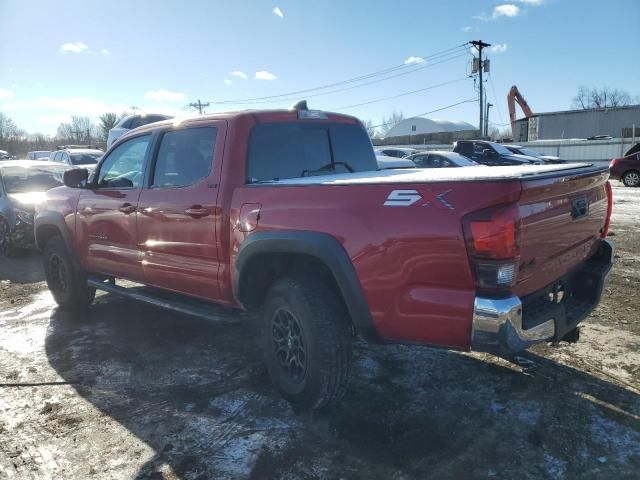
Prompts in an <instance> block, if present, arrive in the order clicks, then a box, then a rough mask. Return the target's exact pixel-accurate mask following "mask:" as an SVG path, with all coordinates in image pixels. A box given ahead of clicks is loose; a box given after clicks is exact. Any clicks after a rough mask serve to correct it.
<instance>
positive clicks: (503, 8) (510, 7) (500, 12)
mask: <svg viewBox="0 0 640 480" xmlns="http://www.w3.org/2000/svg"><path fill="white" fill-rule="evenodd" d="M519 14H520V7H518V6H517V5H514V4H513V3H504V4H502V5H498V6H497V7H495V8H494V9H493V13H492V14H491V16H488V15H487V14H486V13H481V14H480V15H475V16H473V17H471V18H473V19H475V20H482V21H483V22H488V21H489V20H496V19H498V18H500V17H510V18H513V17H517V16H518V15H519Z"/></svg>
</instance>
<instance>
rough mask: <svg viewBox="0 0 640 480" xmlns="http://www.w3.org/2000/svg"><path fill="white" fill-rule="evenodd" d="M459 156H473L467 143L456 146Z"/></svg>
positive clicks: (470, 146) (470, 145)
mask: <svg viewBox="0 0 640 480" xmlns="http://www.w3.org/2000/svg"><path fill="white" fill-rule="evenodd" d="M456 151H458V152H459V153H460V154H461V155H465V156H467V157H468V156H470V155H473V145H472V144H471V143H468V142H464V143H460V144H458V148H457V149H456Z"/></svg>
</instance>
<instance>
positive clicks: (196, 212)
mask: <svg viewBox="0 0 640 480" xmlns="http://www.w3.org/2000/svg"><path fill="white" fill-rule="evenodd" d="M184 213H186V214H187V215H189V216H190V217H194V218H200V217H206V216H207V215H209V209H208V208H204V207H203V206H201V205H194V206H193V207H191V208H187V209H186V210H185V211H184Z"/></svg>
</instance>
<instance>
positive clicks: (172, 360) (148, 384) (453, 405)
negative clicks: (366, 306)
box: [0, 185, 640, 480]
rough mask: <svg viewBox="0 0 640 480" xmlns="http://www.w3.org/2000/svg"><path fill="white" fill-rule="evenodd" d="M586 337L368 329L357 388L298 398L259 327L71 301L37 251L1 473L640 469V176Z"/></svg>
mask: <svg viewBox="0 0 640 480" xmlns="http://www.w3.org/2000/svg"><path fill="white" fill-rule="evenodd" d="M614 197H615V207H614V218H613V227H612V231H613V235H614V236H613V237H612V238H613V240H615V242H616V244H617V255H618V259H617V262H618V263H617V265H616V266H615V270H614V273H613V276H612V279H611V283H610V285H609V289H608V291H607V294H606V297H605V298H604V300H603V302H602V304H601V306H600V307H599V308H598V309H597V310H596V311H595V312H594V313H593V315H591V317H590V318H589V319H588V321H587V322H586V324H585V325H584V327H583V329H582V337H581V341H580V342H579V343H578V344H571V345H570V344H561V345H559V346H556V347H554V346H550V345H542V346H539V347H536V348H534V349H533V351H531V352H528V353H526V354H524V355H523V356H522V357H523V358H524V360H522V362H521V365H524V366H526V367H527V368H524V369H523V368H522V367H521V366H516V365H514V364H510V363H507V362H505V361H503V360H499V359H496V358H493V357H491V356H488V355H483V354H466V353H457V352H450V351H445V350H433V349H428V348H420V347H410V346H387V347H372V346H368V345H365V344H358V345H357V348H356V361H355V369H354V372H353V384H352V388H351V389H350V391H349V393H348V396H347V398H346V399H345V401H344V402H343V404H342V405H341V406H340V407H339V408H336V409H334V410H331V411H328V412H324V413H321V414H314V415H302V414H296V413H295V412H294V411H292V409H291V408H290V407H289V405H288V404H287V403H286V402H284V401H282V400H280V399H279V398H278V396H277V395H276V394H275V392H274V391H273V389H272V387H271V386H270V383H269V380H268V378H267V375H266V372H265V369H264V368H263V367H262V364H261V362H260V358H259V354H258V349H257V347H256V343H255V340H254V338H253V335H252V330H251V329H250V328H248V327H247V326H244V325H242V324H240V325H215V324H209V323H205V322H203V321H200V320H195V319H193V318H187V317H179V316H176V315H172V314H168V313H166V312H163V311H160V310H156V309H153V308H150V307H146V306H142V305H138V304H135V303H131V302H128V301H126V300H122V299H119V298H116V297H112V296H110V295H101V296H100V297H99V298H98V300H97V301H96V303H95V305H94V306H93V307H92V308H91V309H90V311H89V313H88V314H85V315H82V316H74V315H70V314H68V313H65V312H61V311H59V310H57V309H56V308H55V306H54V303H53V301H52V299H51V297H50V295H49V293H48V292H47V289H46V287H45V284H44V283H43V281H42V272H41V269H40V264H39V258H38V256H37V255H32V256H29V257H26V258H21V259H17V260H12V261H6V260H3V261H2V264H1V265H0V279H1V280H0V383H1V384H2V385H1V386H0V479H5V478H8V479H13V478H19V479H23V478H29V479H31V478H33V479H134V478H136V479H200V480H202V479H271V478H283V479H325V478H326V479H359V478H362V479H396V480H400V479H422V478H437V479H446V478H455V479H461V478H503V479H513V478H518V479H529V478H531V479H534V478H535V479H538V478H553V479H562V478H581V479H582V478H587V479H588V478H611V479H623V478H638V471H640V323H639V321H638V320H639V316H640V314H639V313H638V312H640V292H639V286H640V235H639V233H638V231H639V230H638V229H639V227H640V189H629V188H623V187H621V186H618V185H616V186H615V188H614Z"/></svg>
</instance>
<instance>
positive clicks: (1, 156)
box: [0, 150, 9, 160]
mask: <svg viewBox="0 0 640 480" xmlns="http://www.w3.org/2000/svg"><path fill="white" fill-rule="evenodd" d="M8 159H9V152H7V151H6V150H0V160H8Z"/></svg>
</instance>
